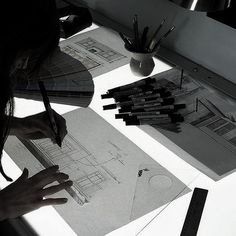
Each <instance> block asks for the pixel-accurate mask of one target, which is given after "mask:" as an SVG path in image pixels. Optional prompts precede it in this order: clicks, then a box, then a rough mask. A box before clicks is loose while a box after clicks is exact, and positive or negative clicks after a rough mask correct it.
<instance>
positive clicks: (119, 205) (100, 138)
mask: <svg viewBox="0 0 236 236" xmlns="http://www.w3.org/2000/svg"><path fill="white" fill-rule="evenodd" d="M64 117H65V119H66V120H67V129H68V135H67V136H66V138H65V139H64V141H63V145H62V148H59V147H58V146H57V145H54V144H52V143H51V141H50V140H49V139H42V140H34V141H25V140H22V139H20V140H19V139H18V138H16V137H13V136H12V137H9V138H8V140H7V143H6V146H5V150H6V152H7V153H8V154H9V155H10V156H11V157H12V158H13V160H14V161H15V162H16V163H17V165H18V166H19V167H20V168H22V169H23V168H24V167H25V166H26V167H28V168H29V169H30V170H31V171H33V172H38V170H39V169H40V168H41V169H42V168H44V167H47V166H50V165H53V164H58V165H59V166H60V169H61V170H62V171H63V172H65V173H68V174H69V176H70V178H71V179H72V180H73V181H74V185H73V187H72V188H71V189H70V190H69V191H68V190H67V192H64V193H63V194H66V196H67V195H68V196H67V197H68V198H69V199H70V200H69V201H68V203H67V204H65V205H61V206H60V207H55V208H56V210H57V211H58V212H59V213H60V214H61V216H62V217H63V218H64V219H65V220H66V221H67V222H68V223H69V224H70V225H71V227H72V228H73V230H74V231H75V232H76V233H77V234H78V235H104V234H106V233H108V232H110V231H112V230H114V229H116V228H118V227H121V226H123V225H125V224H127V223H129V222H130V221H132V220H134V219H136V218H138V217H141V216H142V215H144V214H147V213H148V212H150V211H152V210H155V209H156V208H159V207H161V206H163V205H164V204H167V203H168V202H170V201H172V200H173V199H175V198H176V196H178V197H181V196H182V195H184V194H186V193H187V192H189V189H188V188H187V187H186V185H185V184H184V183H182V182H181V181H180V180H179V179H178V178H176V177H175V176H174V175H173V174H171V173H170V172H169V171H168V170H167V169H165V168H164V167H162V166H161V165H160V164H158V163H157V162H155V161H154V160H153V159H152V158H151V157H149V156H148V155H147V154H146V153H144V152H143V151H142V150H141V149H139V148H138V147H137V146H136V145H135V144H133V143H132V142H131V141H130V140H129V139H127V138H126V137H125V136H123V135H122V134H121V133H119V132H118V131H117V130H116V129H115V128H113V127H112V126H111V125H110V124H108V123H107V122H106V121H105V120H104V119H102V118H101V117H100V116H99V115H98V114H96V113H95V112H94V111H93V110H91V109H77V110H74V111H72V112H69V113H67V114H65V115H64ZM145 168H146V169H148V170H150V171H149V172H148V173H145V174H143V176H142V175H141V174H140V173H141V172H140V171H141V170H142V169H145ZM139 176H141V177H139ZM155 176H156V177H155ZM163 176H165V178H168V179H169V180H171V185H170V184H169V182H168V181H165V179H163V178H164V177H163ZM155 179H156V180H155ZM58 194H59V193H58ZM144 196H146V197H144ZM148 196H149V197H148ZM150 200H151V201H152V203H151V204H150V202H149V201H150ZM75 219H76V220H75ZM78 222H80V223H79V224H78Z"/></svg>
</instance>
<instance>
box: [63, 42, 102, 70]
mask: <svg viewBox="0 0 236 236" xmlns="http://www.w3.org/2000/svg"><path fill="white" fill-rule="evenodd" d="M61 50H62V51H63V52H64V53H66V54H68V55H70V56H72V57H73V58H75V59H76V60H78V61H80V62H81V63H82V64H83V65H84V66H85V67H86V68H87V70H89V71H91V70H93V69H95V68H98V67H99V66H102V65H101V63H99V61H97V60H96V59H93V58H92V57H91V56H89V55H87V54H86V53H84V52H82V51H79V50H78V49H76V48H74V47H73V46H72V45H68V46H65V47H61Z"/></svg>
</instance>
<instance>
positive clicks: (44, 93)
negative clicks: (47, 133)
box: [38, 81, 61, 147]
mask: <svg viewBox="0 0 236 236" xmlns="http://www.w3.org/2000/svg"><path fill="white" fill-rule="evenodd" d="M38 85H39V89H40V92H41V94H42V98H43V103H44V106H45V109H46V112H47V115H48V119H49V122H50V125H51V128H52V130H53V132H54V134H55V141H56V143H57V145H58V146H59V147H61V137H60V135H59V129H58V127H57V123H56V121H55V117H54V113H53V110H52V108H51V105H50V101H49V98H48V95H47V91H46V89H45V86H44V83H43V81H39V82H38Z"/></svg>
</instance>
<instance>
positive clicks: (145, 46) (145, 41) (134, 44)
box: [119, 15, 175, 53]
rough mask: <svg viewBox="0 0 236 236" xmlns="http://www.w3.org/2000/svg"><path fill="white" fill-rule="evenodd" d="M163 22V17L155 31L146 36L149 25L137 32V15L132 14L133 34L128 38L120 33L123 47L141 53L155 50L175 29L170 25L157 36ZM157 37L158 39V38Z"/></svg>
mask: <svg viewBox="0 0 236 236" xmlns="http://www.w3.org/2000/svg"><path fill="white" fill-rule="evenodd" d="M164 23H165V19H163V21H162V22H161V24H160V25H159V26H158V27H157V29H156V31H155V32H154V34H153V35H152V37H149V36H148V31H149V27H148V26H146V27H145V28H144V29H143V32H142V34H141V35H140V34H139V26H138V16H137V15H134V17H133V34H134V37H133V38H132V39H131V38H128V37H126V36H124V35H123V34H122V33H119V34H120V37H121V38H122V40H123V41H124V43H125V47H126V48H127V49H128V50H130V51H134V52H141V53H150V52H154V51H156V50H157V49H158V48H159V46H160V45H161V43H162V41H163V40H164V39H165V38H166V37H167V36H168V35H169V34H170V33H171V32H172V31H173V30H174V29H175V26H172V27H171V28H170V29H169V30H168V31H167V32H166V33H165V34H163V35H162V36H161V37H160V36H159V32H160V31H161V28H162V26H163V25H164ZM158 38H159V40H158Z"/></svg>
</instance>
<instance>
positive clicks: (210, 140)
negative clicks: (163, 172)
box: [141, 69, 236, 180]
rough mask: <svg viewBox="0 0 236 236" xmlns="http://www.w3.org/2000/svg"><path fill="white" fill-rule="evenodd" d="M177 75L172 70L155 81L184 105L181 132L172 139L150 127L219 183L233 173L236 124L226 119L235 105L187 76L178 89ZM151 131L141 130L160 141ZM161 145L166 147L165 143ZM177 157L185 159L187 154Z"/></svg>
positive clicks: (165, 132) (145, 128) (235, 167)
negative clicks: (191, 157)
mask: <svg viewBox="0 0 236 236" xmlns="http://www.w3.org/2000/svg"><path fill="white" fill-rule="evenodd" d="M180 74H181V73H180V71H179V70H176V69H171V70H169V71H165V72H163V73H160V74H157V75H155V76H154V77H155V78H156V81H157V84H159V85H161V86H164V87H167V88H168V89H169V90H170V91H171V92H172V94H173V95H174V96H175V99H176V103H184V104H186V108H185V109H183V110H179V111H178V112H179V113H180V114H182V115H183V116H184V118H185V122H184V123H183V124H182V125H181V128H182V132H181V133H179V134H178V135H175V134H172V133H170V132H168V131H164V130H161V129H158V128H156V127H155V126H153V127H154V128H156V129H158V130H159V131H160V132H161V133H163V134H164V135H165V136H166V137H167V138H169V139H170V140H171V141H173V142H174V143H175V144H176V145H178V146H179V147H180V148H182V149H183V150H184V151H186V152H187V153H189V154H190V155H192V156H193V158H195V160H197V161H199V163H196V161H193V162H191V165H194V166H195V167H197V168H198V169H200V170H201V171H203V172H204V173H205V174H207V175H208V176H209V177H211V178H213V179H215V180H218V179H220V178H222V177H224V176H225V175H227V174H230V173H232V171H234V170H235V169H236V158H235V156H236V144H235V140H236V123H235V122H232V121H231V120H230V119H228V118H227V116H226V114H227V113H231V112H233V111H235V110H236V104H232V103H231V104H230V103H227V101H225V99H223V98H222V97H220V96H219V95H218V94H216V93H214V92H212V91H209V90H208V89H207V88H205V87H204V86H203V85H202V84H201V83H200V82H197V81H196V80H194V79H193V78H191V76H189V75H187V74H185V75H184V78H183V83H182V86H181V89H180ZM151 128H152V127H141V129H143V130H144V131H145V132H147V133H149V134H151V135H152V137H154V138H156V139H158V141H160V139H159V138H158V135H157V134H155V133H154V132H153V131H152V130H151ZM180 137H181V138H180ZM163 144H164V145H167V142H165V143H163ZM168 147H169V148H170V149H172V150H173V151H174V150H175V152H176V151H177V149H176V148H175V147H174V145H171V144H169V145H168ZM180 156H181V157H182V158H184V156H186V154H185V155H184V154H181V155H180ZM226 159H227V160H226ZM186 160H187V158H186ZM189 160H190V158H188V161H189Z"/></svg>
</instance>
